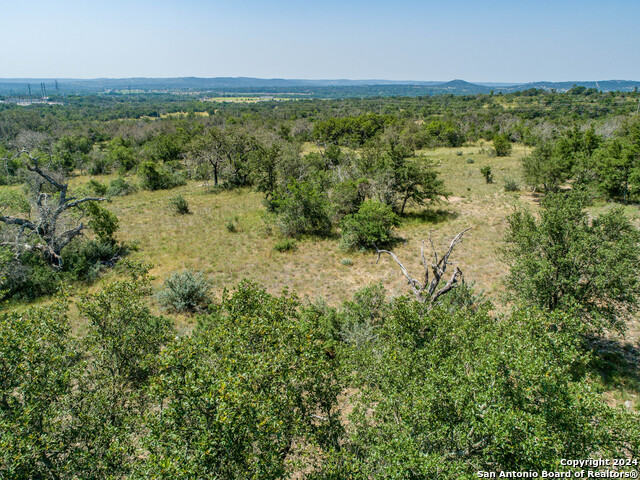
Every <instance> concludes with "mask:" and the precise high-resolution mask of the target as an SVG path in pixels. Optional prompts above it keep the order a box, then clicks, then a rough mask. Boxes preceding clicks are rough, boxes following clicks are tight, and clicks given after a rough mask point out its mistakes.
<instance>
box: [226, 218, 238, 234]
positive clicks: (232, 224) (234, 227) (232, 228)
mask: <svg viewBox="0 0 640 480" xmlns="http://www.w3.org/2000/svg"><path fill="white" fill-rule="evenodd" d="M224 226H225V228H226V229H227V232H229V233H235V232H237V231H238V217H233V218H229V219H228V220H227V223H225V225H224Z"/></svg>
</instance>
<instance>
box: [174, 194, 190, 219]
mask: <svg viewBox="0 0 640 480" xmlns="http://www.w3.org/2000/svg"><path fill="white" fill-rule="evenodd" d="M169 208H170V209H171V211H172V212H173V213H175V214H178V215H186V214H188V213H191V212H190V211H189V204H188V203H187V200H186V199H185V198H184V197H183V196H182V195H176V196H175V197H171V198H170V199H169Z"/></svg>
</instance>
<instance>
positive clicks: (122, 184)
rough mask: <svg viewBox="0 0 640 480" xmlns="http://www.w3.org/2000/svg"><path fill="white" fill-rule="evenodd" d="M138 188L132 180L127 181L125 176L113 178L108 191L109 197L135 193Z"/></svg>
mask: <svg viewBox="0 0 640 480" xmlns="http://www.w3.org/2000/svg"><path fill="white" fill-rule="evenodd" d="M137 190H138V189H137V188H136V186H135V185H134V184H132V183H131V182H127V181H126V180H125V179H124V178H122V177H120V178H116V179H114V180H111V183H109V188H108V189H107V191H106V194H107V197H124V196H125V195H129V194H131V193H135V192H136V191H137Z"/></svg>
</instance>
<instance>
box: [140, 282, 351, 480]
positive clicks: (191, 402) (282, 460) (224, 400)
mask: <svg viewBox="0 0 640 480" xmlns="http://www.w3.org/2000/svg"><path fill="white" fill-rule="evenodd" d="M299 309H300V304H299V302H298V301H297V300H295V299H294V298H289V297H286V296H283V297H274V296H271V295H269V294H268V293H266V292H265V291H264V290H262V289H258V288H257V287H255V286H254V285H252V284H250V283H248V282H243V283H242V284H241V285H240V287H239V288H238V290H237V292H234V293H233V294H225V295H224V296H223V297H222V299H221V301H220V304H219V305H217V306H216V307H215V308H213V309H212V312H211V314H210V315H208V316H206V317H202V318H199V319H198V325H197V327H196V329H195V330H194V332H193V333H192V334H191V335H185V336H183V337H181V338H179V339H177V340H176V341H175V342H173V343H172V344H170V345H168V346H167V347H166V348H165V349H164V350H163V351H162V352H161V356H160V358H161V366H162V368H161V370H160V374H159V375H158V377H157V379H156V381H155V384H154V387H155V388H154V390H153V393H154V395H155V396H156V404H157V405H162V406H163V407H162V409H160V408H156V409H150V410H149V418H150V421H149V429H148V432H147V433H146V434H145V435H144V437H145V438H144V439H143V440H142V441H143V442H145V443H146V444H147V445H149V446H150V449H151V451H152V452H153V454H152V455H149V456H148V458H145V459H144V460H142V461H141V462H140V467H141V468H140V475H139V478H159V479H160V478H165V479H169V478H175V479H178V478H182V479H186V478H226V479H240V478H262V479H276V478H286V477H288V476H290V475H289V473H290V471H291V470H290V469H291V465H290V464H289V462H290V460H291V457H292V456H296V457H298V459H299V461H300V462H301V463H305V464H310V462H313V461H314V460H312V458H316V459H317V458H318V456H319V454H322V452H323V451H326V450H325V449H328V448H329V446H330V445H331V446H332V447H334V448H335V447H336V446H337V441H336V440H335V439H336V437H337V435H338V434H339V432H340V425H339V416H338V414H337V413H335V412H337V407H338V405H337V395H338V394H339V393H340V392H341V391H342V388H343V387H342V385H341V384H340V383H339V382H338V376H337V374H336V364H335V362H333V361H331V359H330V358H329V357H328V356H327V354H326V351H325V348H324V342H323V340H324V339H323V337H322V336H321V334H320V333H319V332H318V328H317V326H316V325H314V324H313V323H311V322H302V321H301V319H300V316H301V314H300V313H299ZM302 441H304V442H305V443H304V445H303V446H302V447H300V446H299V443H300V442H302ZM307 451H309V452H312V453H309V454H307V453H305V452H307ZM310 455H314V456H315V457H311V456H310Z"/></svg>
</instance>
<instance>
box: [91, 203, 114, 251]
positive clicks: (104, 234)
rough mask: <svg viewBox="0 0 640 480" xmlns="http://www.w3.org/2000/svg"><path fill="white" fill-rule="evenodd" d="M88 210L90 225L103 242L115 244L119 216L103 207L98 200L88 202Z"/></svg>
mask: <svg viewBox="0 0 640 480" xmlns="http://www.w3.org/2000/svg"><path fill="white" fill-rule="evenodd" d="M86 205H87V206H86V211H87V213H88V215H89V227H91V229H92V230H93V233H95V234H96V237H98V239H99V240H100V241H101V242H104V243H107V244H111V245H115V243H116V237H115V234H116V232H117V231H118V217H116V215H115V214H114V213H113V212H110V211H109V210H107V209H106V208H104V207H102V206H101V205H100V204H99V203H98V202H87V204H86Z"/></svg>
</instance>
